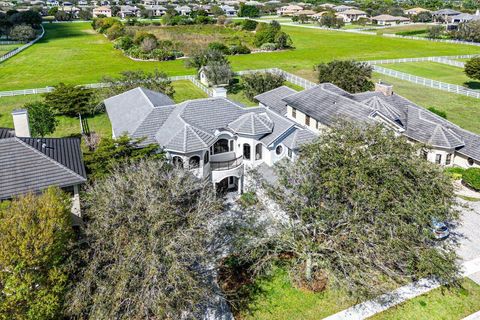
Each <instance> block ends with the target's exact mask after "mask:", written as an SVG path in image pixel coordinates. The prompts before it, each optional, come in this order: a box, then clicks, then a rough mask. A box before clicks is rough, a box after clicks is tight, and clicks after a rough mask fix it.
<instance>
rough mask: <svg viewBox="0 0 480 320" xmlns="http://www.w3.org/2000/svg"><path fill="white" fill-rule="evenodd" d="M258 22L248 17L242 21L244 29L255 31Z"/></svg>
mask: <svg viewBox="0 0 480 320" xmlns="http://www.w3.org/2000/svg"><path fill="white" fill-rule="evenodd" d="M257 24H258V22H257V21H255V20H250V19H246V20H244V21H243V23H242V30H245V31H253V30H255V29H256V28H257Z"/></svg>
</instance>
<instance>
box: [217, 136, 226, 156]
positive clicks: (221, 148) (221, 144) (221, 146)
mask: <svg viewBox="0 0 480 320" xmlns="http://www.w3.org/2000/svg"><path fill="white" fill-rule="evenodd" d="M224 152H228V140H227V139H220V140H218V141H217V142H215V144H214V145H213V153H214V154H217V153H224Z"/></svg>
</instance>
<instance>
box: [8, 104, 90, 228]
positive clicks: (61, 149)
mask: <svg viewBox="0 0 480 320" xmlns="http://www.w3.org/2000/svg"><path fill="white" fill-rule="evenodd" d="M12 115H13V123H14V126H15V129H8V128H0V201H1V200H7V199H11V198H14V197H16V196H19V195H22V194H26V193H28V192H33V193H39V192H41V191H42V190H44V189H46V188H48V187H51V186H57V187H59V188H61V189H63V190H64V191H66V192H68V193H69V194H71V196H72V200H73V203H72V213H73V214H75V215H76V216H77V219H74V224H79V223H80V218H79V217H80V198H79V189H80V185H81V184H83V183H85V182H86V181H87V179H86V173H85V167H84V164H83V158H82V151H81V148H80V139H79V138H31V137H30V127H29V123H28V112H27V111H26V110H16V111H14V112H13V113H12Z"/></svg>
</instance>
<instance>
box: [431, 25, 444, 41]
mask: <svg viewBox="0 0 480 320" xmlns="http://www.w3.org/2000/svg"><path fill="white" fill-rule="evenodd" d="M443 32H444V27H443V26H438V25H437V26H431V27H429V28H428V29H427V37H428V38H430V39H438V38H440V37H441V36H442V35H443Z"/></svg>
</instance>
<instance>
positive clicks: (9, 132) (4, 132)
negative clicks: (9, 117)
mask: <svg viewBox="0 0 480 320" xmlns="http://www.w3.org/2000/svg"><path fill="white" fill-rule="evenodd" d="M12 137H15V130H13V129H10V128H0V139H5V138H12Z"/></svg>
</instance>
